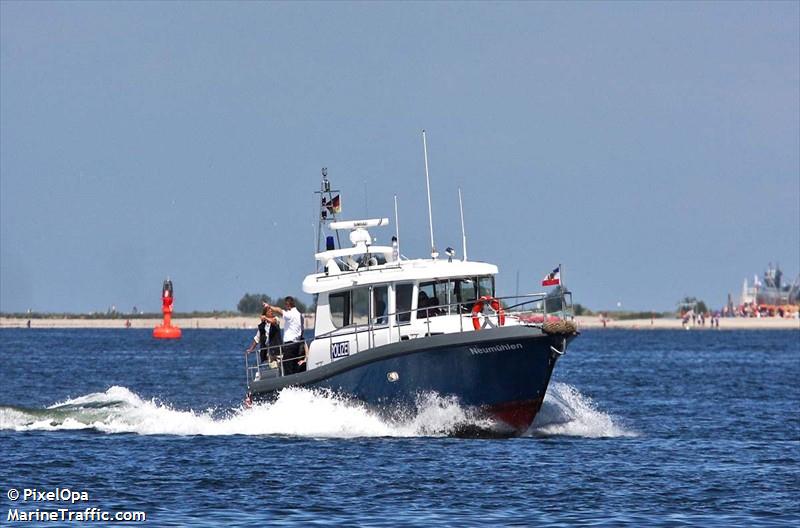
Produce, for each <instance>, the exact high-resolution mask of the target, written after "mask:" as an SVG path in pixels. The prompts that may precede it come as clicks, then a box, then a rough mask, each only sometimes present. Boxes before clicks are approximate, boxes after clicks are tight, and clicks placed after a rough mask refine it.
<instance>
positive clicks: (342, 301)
mask: <svg viewBox="0 0 800 528" xmlns="http://www.w3.org/2000/svg"><path fill="white" fill-rule="evenodd" d="M328 305H329V306H330V309H331V321H332V322H333V326H335V327H336V328H342V327H344V326H347V325H349V324H350V292H349V291H344V292H339V293H332V294H330V296H329V297H328Z"/></svg>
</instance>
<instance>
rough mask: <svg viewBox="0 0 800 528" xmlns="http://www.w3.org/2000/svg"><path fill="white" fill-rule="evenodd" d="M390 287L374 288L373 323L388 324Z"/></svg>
mask: <svg viewBox="0 0 800 528" xmlns="http://www.w3.org/2000/svg"><path fill="white" fill-rule="evenodd" d="M388 307H389V289H388V288H387V287H386V286H374V287H373V288H372V324H379V325H380V324H386V323H387V322H388V321H389V319H388V317H387V316H388V314H389V312H388Z"/></svg>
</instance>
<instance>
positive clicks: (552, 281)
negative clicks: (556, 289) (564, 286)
mask: <svg viewBox="0 0 800 528" xmlns="http://www.w3.org/2000/svg"><path fill="white" fill-rule="evenodd" d="M559 284H561V265H559V266H558V267H557V268H556V269H554V270H553V271H551V272H550V273H548V274H547V275H545V276H544V278H543V279H542V286H557V285H559Z"/></svg>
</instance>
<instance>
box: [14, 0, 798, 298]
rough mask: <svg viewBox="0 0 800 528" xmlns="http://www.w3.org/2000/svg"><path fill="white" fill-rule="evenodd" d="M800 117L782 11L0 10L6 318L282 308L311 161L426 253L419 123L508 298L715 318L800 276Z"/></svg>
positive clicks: (732, 6)
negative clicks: (257, 298)
mask: <svg viewBox="0 0 800 528" xmlns="http://www.w3.org/2000/svg"><path fill="white" fill-rule="evenodd" d="M799 105H800V3H798V2H758V3H748V2H729V3H726V2H711V3H701V2H687V3H673V2H666V3H657V2H646V3H644V2H643V3H635V2H615V3H599V2H590V3H581V2H569V3H546V2H530V3H512V2H503V3H478V2H470V3H446V2H439V3H433V2H431V3H411V2H398V3H389V2H386V3H369V2H368V3H346V2H323V3H313V2H299V3H257V2H243V3H214V2H207V3H201V2H191V3H179V2H162V3H158V2H136V3H117V2H115V3H103V2H87V3H80V2H56V3H49V2H24V3H22V2H8V1H3V2H2V3H0V311H3V312H19V311H25V310H28V309H31V310H34V311H44V312H48V311H49V312H64V311H67V312H97V311H100V312H104V311H106V310H107V309H108V308H109V307H111V306H115V307H116V308H117V309H118V310H121V311H129V310H131V309H132V307H133V306H136V307H138V308H139V309H140V310H147V311H157V310H159V309H160V289H161V283H162V281H163V280H164V278H166V277H170V278H171V279H172V280H173V282H174V286H175V308H176V310H178V311H191V310H233V309H235V307H236V304H237V302H238V301H239V299H240V298H241V297H242V296H243V295H244V294H245V293H246V292H251V293H267V294H269V295H272V296H278V295H285V294H299V293H300V288H301V282H302V280H303V277H304V276H305V275H306V274H307V273H310V272H312V271H313V270H314V261H313V256H312V252H313V251H314V242H315V237H314V231H313V224H314V221H315V215H316V211H315V208H314V198H313V194H312V193H313V191H314V190H317V189H318V188H319V180H320V169H321V168H322V167H327V168H328V176H329V178H330V180H331V181H332V183H333V185H334V187H336V188H339V189H341V190H342V198H343V214H342V217H343V218H345V219H355V218H364V217H378V216H386V217H389V218H391V221H392V224H393V223H394V211H393V196H394V195H397V200H398V208H399V218H400V226H399V228H400V239H401V246H402V251H403V254H405V255H406V256H408V257H412V258H413V257H424V256H427V255H428V254H429V252H430V249H429V246H430V243H429V233H428V219H427V214H426V213H427V201H426V195H425V173H424V161H423V155H422V138H421V131H422V129H426V130H427V137H428V153H429V165H430V176H431V193H432V201H433V225H434V234H435V242H436V245H437V247H438V248H439V249H440V250H441V249H443V248H444V247H446V246H452V247H454V248H456V250H457V253H458V255H460V254H461V233H460V221H459V210H458V188H459V187H461V189H462V192H463V196H464V214H465V219H464V220H465V225H466V232H467V239H468V240H467V244H468V255H469V258H470V259H472V260H482V261H488V262H492V263H495V264H497V265H498V266H499V269H500V274H499V276H498V282H497V284H498V293H499V294H500V295H513V294H514V293H515V292H516V291H517V276H519V291H520V293H530V292H537V291H541V289H542V287H541V286H540V285H539V283H540V281H541V278H542V277H543V276H544V275H545V274H546V273H547V272H549V271H550V270H551V269H552V268H553V267H554V266H555V265H557V264H559V263H561V264H562V265H563V274H564V277H563V278H564V281H565V283H566V285H567V286H568V287H569V288H570V289H571V290H572V291H573V292H574V299H575V301H576V302H579V303H581V304H583V305H584V306H588V307H589V308H591V309H595V310H607V309H616V308H618V307H619V308H621V309H627V310H659V311H661V310H671V309H674V308H675V306H676V303H677V302H678V301H680V300H681V299H682V298H683V297H684V296H696V297H698V298H701V299H703V300H705V301H706V303H708V304H709V305H711V306H714V307H721V306H722V305H723V304H724V303H725V301H726V298H727V294H728V293H732V294H733V295H734V298H735V299H736V298H738V296H739V293H740V291H741V287H742V281H743V280H744V278H745V277H748V278H749V279H750V280H751V281H752V277H753V275H754V274H759V275H760V274H761V273H762V272H763V270H764V269H765V268H766V266H767V265H768V264H769V263H770V262H773V263H774V262H778V263H780V265H781V267H782V268H783V270H784V272H785V273H786V275H787V276H790V277H795V276H797V275H798V273H800V107H799ZM393 233H394V226H392V227H390V228H378V229H375V230H373V232H372V234H373V235H374V236H376V237H377V238H378V241H379V242H381V243H383V242H388V239H389V237H391V235H392V234H393ZM301 298H303V299H306V300H310V297H309V296H305V295H302V294H301Z"/></svg>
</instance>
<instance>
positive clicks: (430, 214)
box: [422, 129, 439, 259]
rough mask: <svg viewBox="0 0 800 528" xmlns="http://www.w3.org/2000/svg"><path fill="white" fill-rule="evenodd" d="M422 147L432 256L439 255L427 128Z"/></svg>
mask: <svg viewBox="0 0 800 528" xmlns="http://www.w3.org/2000/svg"><path fill="white" fill-rule="evenodd" d="M422 148H423V150H424V153H425V186H426V188H427V189H428V225H429V226H430V229H431V258H433V259H435V258H436V257H438V256H439V253H438V252H437V251H436V245H435V244H434V243H433V212H432V210H431V179H430V176H429V175H428V140H427V139H426V137H425V130H424V129H423V130H422Z"/></svg>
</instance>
